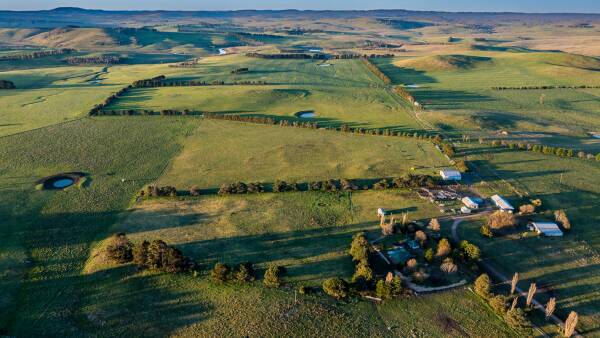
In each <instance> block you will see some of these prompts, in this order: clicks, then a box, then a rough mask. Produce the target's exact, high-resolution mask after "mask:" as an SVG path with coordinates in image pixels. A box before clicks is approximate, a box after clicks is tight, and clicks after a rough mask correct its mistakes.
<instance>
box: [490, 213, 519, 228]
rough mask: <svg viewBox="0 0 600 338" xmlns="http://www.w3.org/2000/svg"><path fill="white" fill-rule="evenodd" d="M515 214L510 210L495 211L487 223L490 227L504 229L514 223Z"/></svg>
mask: <svg viewBox="0 0 600 338" xmlns="http://www.w3.org/2000/svg"><path fill="white" fill-rule="evenodd" d="M515 223H516V221H515V216H514V215H513V214H512V213H510V212H503V211H500V210H498V211H496V212H494V213H493V214H491V215H490V216H489V218H488V225H489V226H490V228H492V229H504V228H508V227H513V226H514V225H515Z"/></svg>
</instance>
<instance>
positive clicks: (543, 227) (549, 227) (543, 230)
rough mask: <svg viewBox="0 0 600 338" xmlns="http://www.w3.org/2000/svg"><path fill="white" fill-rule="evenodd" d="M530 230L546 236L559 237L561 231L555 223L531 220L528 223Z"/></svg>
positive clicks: (561, 233)
mask: <svg viewBox="0 0 600 338" xmlns="http://www.w3.org/2000/svg"><path fill="white" fill-rule="evenodd" d="M529 226H530V228H531V230H534V231H535V232H537V233H538V234H543V235H544V236H548V237H560V236H562V235H563V232H562V231H561V230H560V228H559V227H558V225H557V224H556V223H552V222H532V223H530V224H529Z"/></svg>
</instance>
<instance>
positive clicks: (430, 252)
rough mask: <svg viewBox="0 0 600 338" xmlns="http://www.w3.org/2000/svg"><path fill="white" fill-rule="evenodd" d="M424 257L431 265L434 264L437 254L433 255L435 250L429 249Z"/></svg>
mask: <svg viewBox="0 0 600 338" xmlns="http://www.w3.org/2000/svg"><path fill="white" fill-rule="evenodd" d="M423 257H424V258H425V260H426V261H428V262H429V263H431V262H433V259H434V258H435V254H434V253H433V249H432V248H429V249H427V250H425V253H424V254H423Z"/></svg>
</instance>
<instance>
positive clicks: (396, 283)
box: [392, 276, 402, 297]
mask: <svg viewBox="0 0 600 338" xmlns="http://www.w3.org/2000/svg"><path fill="white" fill-rule="evenodd" d="M401 294H402V279H401V278H400V276H394V278H393V279H392V296H395V297H396V296H399V295H401Z"/></svg>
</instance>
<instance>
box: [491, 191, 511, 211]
mask: <svg viewBox="0 0 600 338" xmlns="http://www.w3.org/2000/svg"><path fill="white" fill-rule="evenodd" d="M491 199H492V201H493V202H494V204H496V206H497V207H498V208H500V210H502V211H508V212H513V211H514V210H515V208H513V206H512V205H510V203H508V201H507V200H505V199H504V198H502V196H500V195H494V196H492V197H491Z"/></svg>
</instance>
